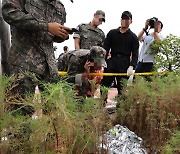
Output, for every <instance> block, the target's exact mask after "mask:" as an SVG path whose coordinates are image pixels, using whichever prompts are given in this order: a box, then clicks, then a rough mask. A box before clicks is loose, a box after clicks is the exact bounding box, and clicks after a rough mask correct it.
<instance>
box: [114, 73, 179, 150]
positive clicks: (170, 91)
mask: <svg viewBox="0 0 180 154" xmlns="http://www.w3.org/2000/svg"><path fill="white" fill-rule="evenodd" d="M179 94H180V76H179V75H177V74H173V73H172V74H168V75H167V76H152V77H151V81H146V79H145V78H143V77H136V80H135V83H134V84H133V86H131V87H127V88H125V89H124V91H123V96H122V97H121V98H120V99H119V100H118V101H119V109H118V117H117V119H116V123H120V124H121V125H126V126H127V127H128V128H129V129H130V130H132V131H134V132H135V133H137V134H138V135H139V136H141V137H142V138H143V139H144V140H145V146H146V147H148V150H149V153H156V152H158V151H160V149H161V146H163V145H165V143H166V141H167V139H168V138H169V137H170V136H171V134H172V133H173V131H175V130H179V126H180V95H179Z"/></svg>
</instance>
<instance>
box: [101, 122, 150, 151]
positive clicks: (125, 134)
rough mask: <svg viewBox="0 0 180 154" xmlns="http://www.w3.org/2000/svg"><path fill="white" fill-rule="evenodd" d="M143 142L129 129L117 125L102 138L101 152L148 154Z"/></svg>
mask: <svg viewBox="0 0 180 154" xmlns="http://www.w3.org/2000/svg"><path fill="white" fill-rule="evenodd" d="M142 141H143V140H142V138H140V137H138V136H137V135H136V134H135V133H134V132H132V131H130V130H129V129H128V128H127V127H123V126H121V125H116V126H114V128H112V129H110V130H109V131H107V132H106V134H104V135H103V137H102V136H101V137H100V142H101V144H100V145H99V150H100V151H101V150H102V149H104V150H105V151H108V154H147V152H146V150H145V149H143V148H142ZM102 142H103V144H102Z"/></svg>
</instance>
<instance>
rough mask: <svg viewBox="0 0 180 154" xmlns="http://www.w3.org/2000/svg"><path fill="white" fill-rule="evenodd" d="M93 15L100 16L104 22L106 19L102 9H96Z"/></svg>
mask: <svg viewBox="0 0 180 154" xmlns="http://www.w3.org/2000/svg"><path fill="white" fill-rule="evenodd" d="M95 15H98V16H99V18H101V19H102V20H103V21H104V22H105V21H106V20H105V13H104V11H102V10H97V11H96V13H95Z"/></svg>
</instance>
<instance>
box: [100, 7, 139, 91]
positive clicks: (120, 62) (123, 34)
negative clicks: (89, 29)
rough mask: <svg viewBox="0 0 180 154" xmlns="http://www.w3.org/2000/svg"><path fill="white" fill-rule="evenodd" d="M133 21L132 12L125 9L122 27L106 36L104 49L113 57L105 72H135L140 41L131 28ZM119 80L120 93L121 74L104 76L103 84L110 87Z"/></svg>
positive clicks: (128, 73)
mask: <svg viewBox="0 0 180 154" xmlns="http://www.w3.org/2000/svg"><path fill="white" fill-rule="evenodd" d="M131 23H132V14H131V13H130V12H129V11H124V12H123V13H122V16H121V27H119V28H117V29H112V30H110V31H109V33H108V34H107V36H106V39H105V42H104V49H105V50H106V51H107V55H108V54H109V52H111V58H109V59H107V68H106V69H105V70H104V72H105V73H126V72H127V76H130V75H132V74H133V69H135V67H136V64H137V60H138V49H139V42H138V38H137V36H136V35H135V34H134V33H133V32H132V31H131V30H130V29H129V25H130V24H131ZM115 78H116V81H117V89H118V94H121V90H122V82H121V81H122V78H127V77H121V76H104V77H103V80H102V86H106V87H110V86H111V84H112V82H113V81H114V79H115Z"/></svg>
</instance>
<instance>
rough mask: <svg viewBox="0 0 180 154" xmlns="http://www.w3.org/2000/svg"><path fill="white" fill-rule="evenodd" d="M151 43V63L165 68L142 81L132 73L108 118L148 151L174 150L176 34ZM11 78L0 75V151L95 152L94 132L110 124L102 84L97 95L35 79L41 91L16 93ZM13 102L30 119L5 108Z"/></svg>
mask: <svg viewBox="0 0 180 154" xmlns="http://www.w3.org/2000/svg"><path fill="white" fill-rule="evenodd" d="M151 47H152V49H153V52H154V53H157V56H156V61H157V65H156V67H157V68H160V69H161V70H165V71H169V73H168V74H166V75H165V76H159V75H158V74H156V75H154V76H151V77H149V78H148V81H147V78H144V77H136V79H135V82H134V83H133V85H132V86H128V87H126V86H124V89H123V94H122V96H121V97H117V101H118V106H119V108H118V111H117V118H116V120H115V121H113V124H116V123H118V124H121V125H123V126H127V127H128V128H129V129H130V130H132V131H134V132H135V133H136V134H137V135H138V136H140V137H142V138H143V140H144V141H145V142H144V146H145V147H146V148H147V150H148V153H163V154H164V153H165V154H173V153H180V147H179V145H180V132H179V130H180V128H179V126H180V76H179V69H180V38H178V37H176V36H173V35H170V36H168V37H167V38H166V39H165V40H163V41H160V42H156V43H155V44H153V45H152V46H151ZM170 72H171V73H170ZM13 81H14V77H13V76H12V77H4V76H0V139H1V140H0V153H2V154H7V153H18V154H19V153H20V154H21V153H25V154H29V153H33V154H39V153H43V154H53V153H62V154H81V153H82V154H88V153H98V152H99V151H98V148H97V146H98V145H99V136H100V135H102V134H104V133H105V132H106V131H107V130H108V129H109V128H110V127H112V124H111V123H112V122H111V120H110V118H109V115H108V114H107V112H106V111H105V109H104V107H103V105H104V104H103V103H104V99H105V97H106V94H107V91H108V89H107V88H105V87H102V90H103V92H102V96H101V98H100V99H94V98H87V99H84V98H81V97H77V96H75V94H74V89H73V85H71V84H69V83H67V82H66V81H65V80H61V81H59V82H58V83H57V84H49V83H41V85H42V86H41V88H42V87H43V91H41V92H40V93H36V94H34V93H33V94H27V95H26V97H25V98H21V97H20V96H17V95H16V96H14V95H13V94H12V93H11V92H12V91H11V90H12V88H13V87H14V86H16V85H13V84H12V83H14V82H13ZM92 84H93V85H92V88H93V90H95V89H96V86H95V82H94V81H92ZM126 84H127V83H125V85H126ZM17 98H18V99H17ZM17 104H18V105H21V106H22V107H23V106H29V107H33V108H34V109H35V114H34V115H33V117H36V119H33V118H32V117H30V116H23V115H21V114H20V112H19V110H20V109H17V110H13V111H11V110H10V106H11V105H17ZM102 153H106V151H102Z"/></svg>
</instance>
